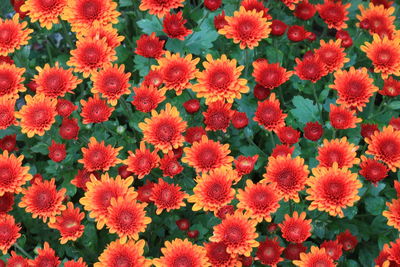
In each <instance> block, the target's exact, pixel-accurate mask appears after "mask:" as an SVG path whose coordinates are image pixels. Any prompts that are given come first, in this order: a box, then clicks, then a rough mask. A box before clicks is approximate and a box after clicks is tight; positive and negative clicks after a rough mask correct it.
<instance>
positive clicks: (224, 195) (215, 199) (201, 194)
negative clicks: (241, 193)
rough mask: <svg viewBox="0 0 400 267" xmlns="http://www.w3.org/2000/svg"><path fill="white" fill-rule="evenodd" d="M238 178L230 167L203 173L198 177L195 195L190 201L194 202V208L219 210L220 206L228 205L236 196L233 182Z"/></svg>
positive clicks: (194, 209) (197, 209) (194, 189)
mask: <svg viewBox="0 0 400 267" xmlns="http://www.w3.org/2000/svg"><path fill="white" fill-rule="evenodd" d="M235 180H237V173H236V172H235V171H233V170H231V169H228V168H224V167H222V168H219V169H215V170H212V171H210V173H209V174H207V173H203V174H202V175H201V176H199V177H197V179H196V186H195V187H194V188H193V195H192V196H190V197H189V198H188V202H190V203H194V205H193V207H192V210H193V211H199V210H201V209H203V210H204V211H213V212H215V213H216V212H217V211H218V210H219V209H220V208H222V207H223V206H225V205H228V204H229V203H230V202H231V201H232V199H234V198H235V189H233V188H232V184H233V182H234V181H235Z"/></svg>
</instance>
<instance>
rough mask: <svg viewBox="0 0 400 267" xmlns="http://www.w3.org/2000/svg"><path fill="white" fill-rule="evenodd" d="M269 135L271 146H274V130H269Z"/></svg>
mask: <svg viewBox="0 0 400 267" xmlns="http://www.w3.org/2000/svg"><path fill="white" fill-rule="evenodd" d="M270 135H271V143H272V147H275V146H276V144H275V139H274V132H270Z"/></svg>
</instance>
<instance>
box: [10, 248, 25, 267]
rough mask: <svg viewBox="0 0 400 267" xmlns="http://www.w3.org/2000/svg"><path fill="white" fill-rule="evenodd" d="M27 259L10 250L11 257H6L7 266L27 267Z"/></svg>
mask: <svg viewBox="0 0 400 267" xmlns="http://www.w3.org/2000/svg"><path fill="white" fill-rule="evenodd" d="M29 266H30V265H29V260H28V259H25V258H24V257H22V256H20V255H17V254H16V253H15V251H11V257H10V258H8V259H7V267H29Z"/></svg>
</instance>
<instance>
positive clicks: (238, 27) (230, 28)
mask: <svg viewBox="0 0 400 267" xmlns="http://www.w3.org/2000/svg"><path fill="white" fill-rule="evenodd" d="M225 19H226V21H227V25H225V26H224V27H223V28H222V29H220V30H219V31H218V33H220V34H222V35H225V36H226V38H228V39H233V42H234V43H235V44H240V48H241V49H245V48H249V49H253V48H254V47H257V46H258V44H259V42H260V41H261V40H262V39H265V38H268V36H269V34H270V32H271V27H270V26H271V22H268V21H267V18H265V17H264V11H260V12H257V10H255V9H252V10H246V9H245V8H244V7H243V6H241V7H240V9H239V11H235V12H234V13H233V17H228V16H227V17H225Z"/></svg>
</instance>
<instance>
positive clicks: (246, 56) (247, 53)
mask: <svg viewBox="0 0 400 267" xmlns="http://www.w3.org/2000/svg"><path fill="white" fill-rule="evenodd" d="M244 65H245V66H244V75H245V77H246V78H247V74H248V72H249V49H248V48H246V49H245V50H244Z"/></svg>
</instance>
